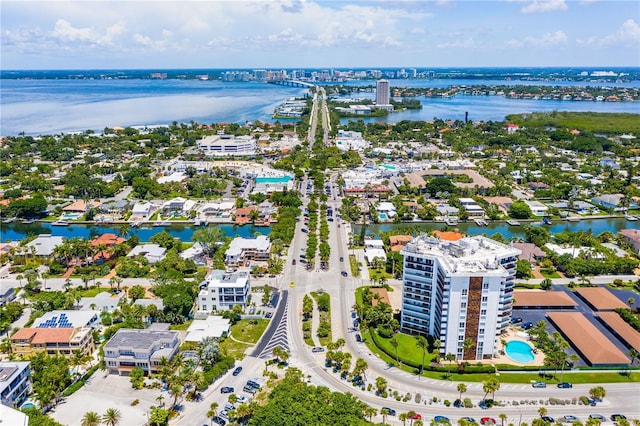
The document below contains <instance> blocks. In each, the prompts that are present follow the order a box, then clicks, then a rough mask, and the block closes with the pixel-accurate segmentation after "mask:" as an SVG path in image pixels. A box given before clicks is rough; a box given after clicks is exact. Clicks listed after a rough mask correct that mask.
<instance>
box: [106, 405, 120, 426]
mask: <svg viewBox="0 0 640 426" xmlns="http://www.w3.org/2000/svg"><path fill="white" fill-rule="evenodd" d="M121 419H122V415H121V414H120V410H116V409H115V408H108V409H107V411H105V413H104V414H103V415H102V423H103V424H105V425H106V426H118V424H120V420H121Z"/></svg>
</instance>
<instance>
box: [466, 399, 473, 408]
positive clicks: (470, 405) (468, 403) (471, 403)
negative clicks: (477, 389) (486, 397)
mask: <svg viewBox="0 0 640 426" xmlns="http://www.w3.org/2000/svg"><path fill="white" fill-rule="evenodd" d="M464 408H473V402H471V399H470V398H465V399H464Z"/></svg>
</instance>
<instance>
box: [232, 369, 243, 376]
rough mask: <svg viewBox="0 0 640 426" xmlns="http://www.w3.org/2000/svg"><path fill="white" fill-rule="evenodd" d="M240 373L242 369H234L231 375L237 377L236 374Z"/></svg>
mask: <svg viewBox="0 0 640 426" xmlns="http://www.w3.org/2000/svg"><path fill="white" fill-rule="evenodd" d="M241 371H242V367H236V369H235V370H233V375H234V376H237V375H238V374H240V372H241Z"/></svg>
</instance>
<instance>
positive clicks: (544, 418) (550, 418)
mask: <svg viewBox="0 0 640 426" xmlns="http://www.w3.org/2000/svg"><path fill="white" fill-rule="evenodd" d="M540 418H541V419H542V420H544V421H545V422H547V423H555V422H556V421H555V420H554V418H553V417H551V416H542V417H540Z"/></svg>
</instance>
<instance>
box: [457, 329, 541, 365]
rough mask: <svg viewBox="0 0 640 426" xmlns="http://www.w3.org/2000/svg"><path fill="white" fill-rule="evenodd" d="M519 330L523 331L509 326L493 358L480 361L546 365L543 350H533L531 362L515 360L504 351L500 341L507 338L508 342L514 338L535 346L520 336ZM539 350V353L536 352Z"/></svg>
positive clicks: (501, 337)
mask: <svg viewBox="0 0 640 426" xmlns="http://www.w3.org/2000/svg"><path fill="white" fill-rule="evenodd" d="M518 332H521V331H520V330H518V329H516V328H514V327H509V328H508V329H507V332H506V333H504V334H503V335H502V336H500V340H499V341H498V348H499V349H498V351H496V354H495V355H494V356H493V358H492V359H483V360H480V361H479V362H481V363H483V364H492V365H497V364H511V365H537V366H541V365H544V354H543V353H542V351H540V350H537V351H534V352H533V356H534V358H533V361H531V362H518V361H514V360H512V359H511V358H509V357H508V356H507V355H506V353H504V348H503V347H502V343H500V341H501V340H506V341H507V342H510V341H512V340H517V341H519V342H526V343H527V344H528V345H530V346H531V347H532V348H534V345H533V342H530V341H528V340H527V339H525V338H524V337H521V336H518ZM536 352H537V353H536ZM470 362H472V363H473V362H478V361H470Z"/></svg>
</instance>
